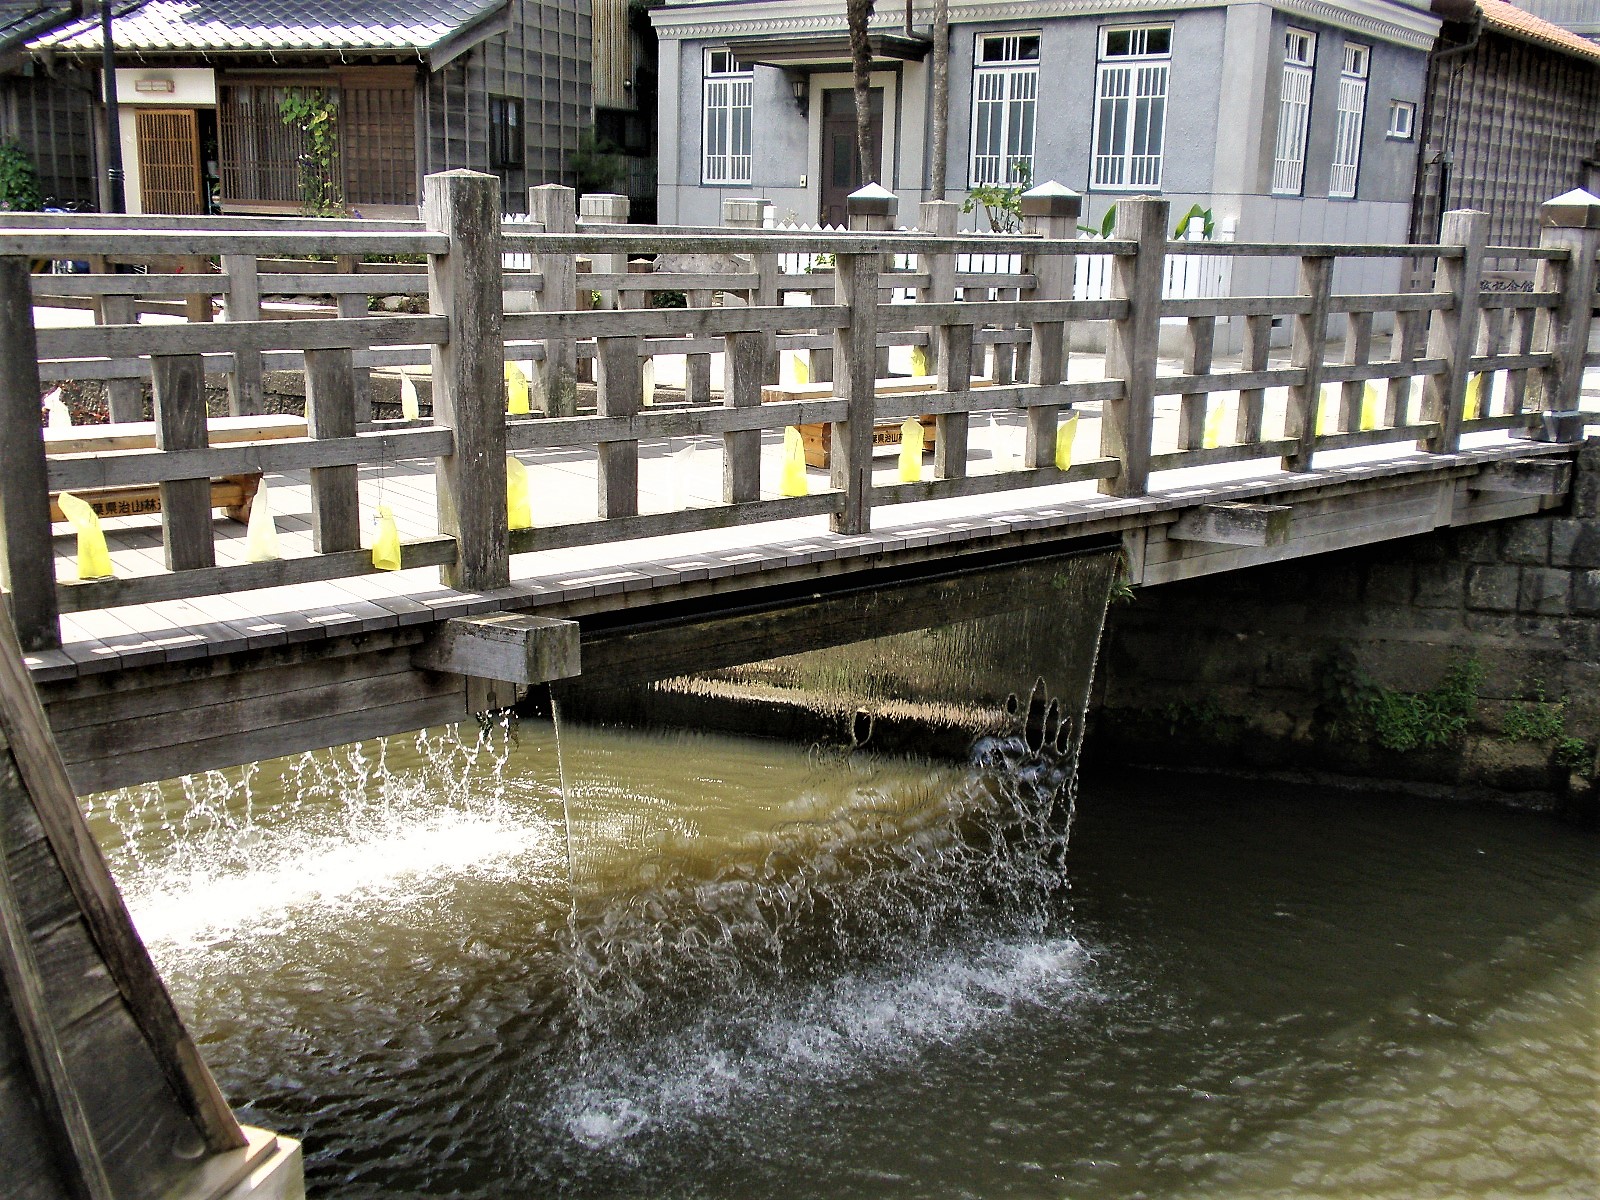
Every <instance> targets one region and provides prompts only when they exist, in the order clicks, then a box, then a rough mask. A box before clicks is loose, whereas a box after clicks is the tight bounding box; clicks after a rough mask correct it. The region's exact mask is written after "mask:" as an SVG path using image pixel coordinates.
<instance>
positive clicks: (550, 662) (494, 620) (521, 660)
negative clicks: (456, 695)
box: [411, 613, 581, 712]
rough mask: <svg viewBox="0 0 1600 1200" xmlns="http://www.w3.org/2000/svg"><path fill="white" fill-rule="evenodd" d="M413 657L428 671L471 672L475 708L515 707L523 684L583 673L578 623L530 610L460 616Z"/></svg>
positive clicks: (469, 700)
mask: <svg viewBox="0 0 1600 1200" xmlns="http://www.w3.org/2000/svg"><path fill="white" fill-rule="evenodd" d="M411 661H412V664H413V665H415V666H417V667H421V668H422V669H423V670H425V671H439V672H441V673H443V674H447V675H462V676H465V677H466V680H467V710H468V711H469V712H491V711H493V710H495V709H498V708H509V707H510V706H511V705H513V704H515V703H516V702H517V699H518V696H517V692H518V689H522V688H528V687H531V686H532V685H534V684H536V683H550V682H551V681H553V680H556V679H570V678H572V676H574V675H577V674H578V673H579V671H580V670H581V659H580V654H579V645H578V623H577V622H576V621H561V620H557V619H555V618H554V617H535V616H530V615H529V614H527V613H498V614H495V615H494V616H487V617H456V618H455V619H454V620H450V621H446V622H445V623H444V624H443V625H441V626H440V627H439V630H438V632H437V633H435V634H434V635H433V637H431V638H430V639H429V640H428V641H426V642H424V643H423V644H422V645H421V646H419V647H418V648H417V649H416V651H415V652H413V654H412V656H411Z"/></svg>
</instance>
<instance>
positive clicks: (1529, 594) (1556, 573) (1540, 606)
mask: <svg viewBox="0 0 1600 1200" xmlns="http://www.w3.org/2000/svg"><path fill="white" fill-rule="evenodd" d="M1571 587H1572V576H1571V573H1570V572H1567V571H1561V570H1556V569H1554V568H1551V567H1529V568H1528V569H1527V570H1525V571H1523V572H1522V587H1521V591H1520V592H1519V594H1518V596H1517V607H1518V608H1519V609H1521V610H1522V611H1523V612H1524V613H1538V614H1539V615H1540V616H1546V617H1562V616H1565V615H1566V614H1567V612H1568V611H1569V609H1568V602H1567V597H1568V593H1569V592H1570V591H1571Z"/></svg>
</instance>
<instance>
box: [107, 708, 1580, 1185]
mask: <svg viewBox="0 0 1600 1200" xmlns="http://www.w3.org/2000/svg"><path fill="white" fill-rule="evenodd" d="M463 736H464V735H463ZM989 748H990V755H989V757H988V758H987V759H986V760H984V761H983V762H980V763H976V764H973V765H971V766H968V767H962V766H959V765H950V764H934V763H924V762H918V761H912V760H892V761H877V760H873V759H870V758H867V757H865V756H861V755H857V756H855V757H848V756H844V755H841V754H836V753H831V752H822V751H814V752H811V753H807V752H806V751H804V750H802V749H795V748H790V747H786V746H782V745H779V744H775V743H769V742H757V741H752V740H734V739H726V738H710V737H696V736H687V735H678V736H655V735H645V734H637V733H622V732H614V731H601V730H595V729H586V728H569V729H565V730H563V739H562V754H561V755H560V758H561V759H563V760H564V766H565V775H566V780H567V786H568V796H569V799H570V800H571V802H572V810H573V811H572V816H573V822H572V832H573V839H574V854H573V856H572V859H571V866H570V876H569V859H568V855H567V836H568V835H567V826H566V824H565V821H564V818H563V811H562V802H561V791H560V779H561V774H560V770H559V767H560V765H562V764H560V763H558V755H557V753H556V747H555V742H554V738H553V732H552V730H551V729H550V727H549V726H547V725H539V724H535V723H524V724H523V725H522V726H521V727H520V729H518V730H516V731H515V733H514V736H513V737H512V738H511V739H510V740H507V739H506V738H505V737H504V736H503V735H501V734H496V735H495V736H492V737H490V738H489V739H487V740H485V741H482V742H477V741H474V740H473V739H472V738H466V740H464V741H463V740H458V739H457V738H456V737H453V736H450V735H445V734H438V733H435V734H432V735H427V736H424V737H422V738H420V739H418V741H417V743H416V744H415V745H413V744H412V742H411V740H410V739H395V740H392V741H391V742H390V743H389V744H388V745H387V746H384V747H377V746H368V747H365V748H353V749H346V750H344V751H339V752H336V753H334V754H332V755H322V756H317V757H315V758H306V759H302V760H295V761H293V762H287V763H283V764H265V765H263V766H261V767H260V768H258V769H255V770H253V771H252V772H250V773H249V776H248V778H247V779H246V780H245V781H244V782H243V783H241V782H240V780H239V778H238V776H237V775H235V776H233V777H231V778H228V779H223V778H222V777H220V776H207V777H203V778H200V779H197V780H190V781H187V783H185V784H183V785H167V786H166V787H164V788H147V789H140V790H136V791H131V792H126V793H119V794H116V795H108V796H102V797H96V798H94V799H93V810H92V812H91V818H92V821H93V823H94V825H95V829H96V832H97V834H98V835H99V836H100V837H101V838H102V839H103V840H104V842H105V844H106V846H107V848H108V851H109V853H110V855H111V859H112V862H113V867H114V869H115V871H116V872H117V874H118V877H119V880H120V881H121V882H122V884H123V885H124V887H125V888H126V889H127V891H128V894H129V899H130V903H131V906H132V908H133V911H134V916H135V919H136V921H137V922H138V923H139V926H140V928H141V930H142V931H143V933H144V934H145V936H146V938H147V940H148V941H149V942H150V944H151V947H152V950H153V951H154V953H155V955H156V957H157V960H158V962H159V963H160V965H161V967H162V968H163V970H164V971H165V973H166V974H167V977H168V979H169V980H170V981H171V983H172V986H173V989H174V993H175V995H176V997H177V999H178V1003H179V1005H180V1007H181V1008H182V1009H183V1010H184V1011H185V1013H186V1014H187V1015H188V1016H189V1017H190V1019H191V1022H192V1025H193V1028H194V1029H195V1031H196V1033H197V1034H198V1036H199V1038H200V1040H201V1042H202V1045H203V1048H204V1050H205V1052H206V1054H207V1056H208V1058H209V1059H210V1061H211V1062H212V1064H213V1066H214V1068H215V1069H216V1071H217V1073H218V1075H219V1077H220V1079H221V1081H222V1084H223V1087H224V1089H225V1091H226V1092H227V1093H228V1094H229V1095H230V1096H231V1097H233V1098H234V1099H235V1101H236V1102H238V1103H240V1104H241V1105H242V1106H243V1112H244V1115H245V1116H246V1118H247V1119H249V1120H251V1121H253V1122H256V1123H259V1124H263V1125H267V1126H269V1127H272V1128H277V1129H281V1130H284V1131H286V1132H289V1133H291V1134H294V1135H296V1136H299V1137H302V1138H304V1139H305V1141H306V1146H307V1151H308V1156H309V1158H308V1162H309V1170H310V1183H311V1188H312V1191H313V1193H314V1194H315V1195H318V1196H337V1197H379V1196H383V1197H396V1196H422V1195H429V1196H485V1197H489V1196H493V1197H501V1196H524V1195H541V1194H550V1195H571V1196H629V1197H632V1196H638V1197H645V1196H651V1197H669V1196H686V1197H687V1196H708V1197H709V1196H719V1197H720V1196H763V1197H767V1196H771V1197H789V1196H793V1197H809V1196H818V1195H828V1196H842V1197H849V1196H861V1197H891V1196H905V1197H911V1196H938V1197H946V1196H948V1197H956V1196H983V1197H989V1196H1018V1197H1035V1196H1037V1197H1046V1196H1048V1197H1061V1196H1070V1197H1074V1198H1079V1197H1108V1198H1109V1197H1117V1198H1125V1197H1138V1196H1149V1197H1190V1196H1229V1197H1263V1198H1264V1197H1277V1196H1284V1197H1288V1196H1381V1197H1396V1198H1399V1197H1490V1196H1513V1195H1526V1196H1539V1197H1594V1196H1596V1195H1600V1151H1597V1146H1596V1141H1595V1138H1596V1133H1595V1130H1596V1129H1597V1128H1600V1032H1597V1029H1600V1001H1597V993H1600V869H1597V868H1600V856H1597V853H1596V851H1597V841H1596V838H1595V835H1594V834H1592V833H1585V832H1581V831H1576V830H1573V829H1570V828H1567V827H1563V826H1561V825H1557V824H1554V823H1551V822H1549V821H1547V820H1545V819H1542V818H1538V817H1530V816H1526V815H1518V814H1508V813H1501V812H1498V811H1484V810H1478V809H1462V808H1452V807H1448V806H1439V805H1431V804H1424V803H1421V802H1418V801H1415V800H1408V799H1397V798H1388V797H1383V796H1373V795H1357V794H1350V793H1334V792H1324V791H1316V790H1311V789H1306V788H1290V787H1286V786H1279V785H1271V784H1248V785H1245V784H1239V783H1231V782H1213V781H1206V780H1195V779H1182V778H1176V777H1161V776H1153V775H1137V774H1131V773H1130V774H1128V775H1126V776H1121V777H1118V778H1114V779H1106V778H1101V779H1091V780H1088V781H1086V782H1085V783H1084V785H1083V787H1082V790H1081V794H1080V795H1079V797H1078V803H1077V816H1076V821H1075V824H1074V826H1073V828H1072V831H1071V839H1070V843H1069V842H1068V841H1067V840H1066V839H1065V837H1064V836H1063V835H1062V833H1061V826H1060V824H1059V822H1058V823H1057V824H1056V825H1052V824H1051V823H1050V822H1049V821H1047V820H1045V819H1044V813H1045V811H1046V810H1047V809H1048V808H1049V807H1050V806H1051V805H1052V804H1056V805H1057V806H1058V811H1057V812H1056V815H1057V817H1058V818H1059V816H1060V815H1061V813H1060V811H1059V801H1060V794H1059V792H1058V791H1057V790H1056V789H1057V786H1058V785H1059V784H1060V783H1061V778H1060V775H1061V771H1060V769H1059V768H1060V765H1061V764H1059V763H1055V764H1053V763H1051V762H1050V761H1045V760H1041V759H1040V758H1038V757H1033V758H1030V757H1029V756H1026V755H1021V754H1016V753H1013V755H1012V762H1011V764H1010V766H1009V767H1008V766H1006V765H1005V764H1004V763H1002V762H1001V755H1000V754H999V751H1000V750H1001V749H1003V748H1004V747H1002V746H1000V745H998V744H994V743H991V745H990V747H989ZM1012 750H1013V751H1015V747H1014V746H1013V747H1012ZM1045 759H1048V755H1047V756H1045Z"/></svg>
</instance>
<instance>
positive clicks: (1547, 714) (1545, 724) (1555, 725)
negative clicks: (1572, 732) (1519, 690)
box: [1502, 683, 1567, 742]
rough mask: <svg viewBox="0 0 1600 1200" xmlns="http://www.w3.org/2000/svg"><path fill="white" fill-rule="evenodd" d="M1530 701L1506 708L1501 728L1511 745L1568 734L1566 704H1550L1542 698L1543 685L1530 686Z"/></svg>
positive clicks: (1559, 701)
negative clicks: (1531, 696) (1531, 693)
mask: <svg viewBox="0 0 1600 1200" xmlns="http://www.w3.org/2000/svg"><path fill="white" fill-rule="evenodd" d="M1533 694H1534V698H1533V699H1532V700H1531V701H1522V700H1518V701H1516V702H1515V703H1513V704H1511V705H1510V706H1509V707H1508V708H1507V709H1506V715H1505V721H1504V722H1503V724H1502V728H1503V729H1504V730H1505V734H1506V736H1507V737H1508V738H1510V739H1511V740H1512V741H1514V742H1548V741H1553V740H1555V739H1556V738H1559V737H1562V736H1564V735H1565V734H1566V732H1567V702H1566V701H1565V700H1558V701H1556V702H1555V703H1553V704H1552V703H1550V702H1549V701H1547V700H1546V699H1545V696H1544V684H1542V683H1535V684H1534V685H1533Z"/></svg>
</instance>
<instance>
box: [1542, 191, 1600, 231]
mask: <svg viewBox="0 0 1600 1200" xmlns="http://www.w3.org/2000/svg"><path fill="white" fill-rule="evenodd" d="M1539 224H1540V225H1543V226H1544V227H1545V228H1547V229H1600V196H1594V195H1591V194H1590V193H1589V192H1586V191H1584V190H1583V189H1582V188H1573V189H1572V190H1571V191H1570V192H1565V193H1563V194H1562V195H1559V196H1557V197H1556V198H1555V199H1554V200H1546V201H1545V202H1544V203H1543V204H1541V205H1540V206H1539Z"/></svg>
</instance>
